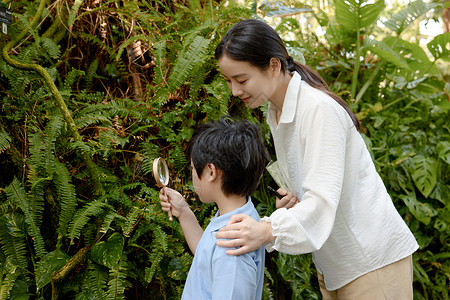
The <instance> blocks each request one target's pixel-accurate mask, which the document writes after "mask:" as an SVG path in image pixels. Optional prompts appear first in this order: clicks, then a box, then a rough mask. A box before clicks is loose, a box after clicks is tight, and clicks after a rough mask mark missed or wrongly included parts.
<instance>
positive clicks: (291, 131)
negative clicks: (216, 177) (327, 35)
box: [215, 20, 418, 300]
mask: <svg viewBox="0 0 450 300" xmlns="http://www.w3.org/2000/svg"><path fill="white" fill-rule="evenodd" d="M215 55H216V59H217V60H218V64H219V67H220V70H221V72H222V74H223V76H224V77H225V79H226V81H227V83H228V86H229V88H230V89H231V91H232V93H233V95H234V96H236V97H239V98H240V99H241V100H242V101H243V102H244V103H245V104H246V105H247V106H248V107H250V108H256V107H259V106H260V105H263V104H264V103H265V102H267V101H269V109H268V113H267V123H268V124H269V126H270V129H271V133H272V136H273V139H274V144H275V151H276V156H277V161H278V164H279V167H280V169H281V171H282V172H283V173H284V175H285V176H284V177H285V178H289V182H286V186H287V187H288V190H289V192H288V191H285V190H282V189H280V190H279V192H280V193H281V194H282V195H285V196H284V197H283V198H282V199H277V210H276V211H275V212H274V213H273V214H272V215H271V216H270V217H264V218H263V219H262V220H261V222H256V221H255V220H254V219H252V218H249V217H247V216H244V215H234V216H233V217H232V218H231V219H230V221H229V222H228V224H227V226H226V227H224V228H222V229H221V230H220V231H219V232H218V233H217V234H216V237H217V238H218V239H230V240H228V241H223V240H222V241H219V242H218V243H217V244H218V245H219V246H221V247H238V249H234V250H230V249H229V250H227V253H228V254H230V255H240V254H243V253H246V252H248V251H252V250H255V249H257V248H258V247H260V246H261V245H265V247H266V249H267V250H268V251H269V252H270V251H273V250H277V251H280V252H284V253H287V254H303V253H309V252H312V256H313V261H314V264H315V266H316V268H317V271H318V273H319V285H320V289H321V292H322V295H323V299H396V300H397V299H412V257H411V255H412V253H413V252H414V251H415V250H416V249H417V248H418V245H417V242H416V240H415V238H414V236H413V234H412V233H411V231H410V230H409V228H408V227H407V225H406V223H405V222H404V221H403V219H402V218H401V216H400V215H399V214H398V212H397V211H396V209H395V207H394V205H393V203H392V200H391V198H390V196H389V195H388V193H387V191H386V188H385V186H384V184H383V182H382V181H381V178H380V176H379V175H378V174H377V172H376V169H375V166H374V164H373V162H372V160H371V157H370V154H369V152H368V150H367V148H366V145H365V143H364V141H363V139H362V137H361V136H360V133H359V127H360V124H359V122H358V120H357V118H356V117H355V115H354V114H353V113H352V111H351V110H350V109H349V108H348V107H347V105H346V103H345V101H343V100H342V99H340V98H339V97H337V96H336V95H335V94H333V93H332V92H330V90H329V88H328V86H327V85H326V83H325V82H324V80H323V79H322V78H321V77H320V76H319V75H318V74H317V73H316V72H314V71H312V70H311V69H309V68H308V67H306V66H304V65H301V64H300V63H298V62H295V61H294V60H293V59H292V57H290V56H289V54H288V53H287V51H286V48H285V46H284V44H283V42H282V40H281V39H280V37H279V36H278V34H277V33H276V31H275V30H273V29H272V28H271V27H270V26H268V25H267V24H266V23H264V22H262V21H258V20H244V21H241V22H239V23H237V24H235V25H234V26H233V27H232V28H231V29H230V31H229V32H228V33H227V34H226V35H225V36H224V37H223V39H222V41H221V42H220V44H219V45H218V46H217V48H216V52H215Z"/></svg>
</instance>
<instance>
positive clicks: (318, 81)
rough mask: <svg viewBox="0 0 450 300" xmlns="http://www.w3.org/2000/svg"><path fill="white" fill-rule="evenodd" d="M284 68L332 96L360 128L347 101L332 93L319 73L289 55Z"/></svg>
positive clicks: (358, 127) (358, 128)
mask: <svg viewBox="0 0 450 300" xmlns="http://www.w3.org/2000/svg"><path fill="white" fill-rule="evenodd" d="M286 69H287V70H288V71H291V72H292V71H296V72H297V73H299V74H300V76H301V77H302V80H304V81H306V82H307V83H308V84H309V85H310V86H312V87H313V88H316V89H318V90H321V91H322V92H324V93H326V94H327V95H328V96H330V97H331V98H333V99H334V100H335V101H336V102H337V103H339V104H340V105H341V106H342V107H343V108H344V109H345V111H346V112H347V113H348V115H349V116H350V118H351V119H352V122H353V124H354V125H355V127H356V129H357V130H358V131H360V130H361V123H360V122H359V120H358V118H357V117H356V115H355V114H354V113H353V112H352V110H351V109H350V107H349V106H348V103H347V102H345V101H344V100H342V99H341V98H339V97H338V96H337V95H336V94H335V93H333V92H332V91H331V90H330V88H329V87H328V84H327V83H326V82H325V80H323V78H322V77H321V76H320V75H319V73H317V72H316V71H314V70H312V69H311V68H309V67H307V66H305V65H303V64H301V63H299V62H297V61H294V60H293V59H292V57H291V56H289V58H288V59H287V61H286Z"/></svg>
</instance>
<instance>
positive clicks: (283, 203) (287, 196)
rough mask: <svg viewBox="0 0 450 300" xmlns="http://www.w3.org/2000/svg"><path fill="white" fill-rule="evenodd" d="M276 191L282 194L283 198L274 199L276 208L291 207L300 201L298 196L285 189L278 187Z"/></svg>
mask: <svg viewBox="0 0 450 300" xmlns="http://www.w3.org/2000/svg"><path fill="white" fill-rule="evenodd" d="M277 192H278V193H279V194H280V195H283V198H281V199H278V197H277V200H276V207H277V209H278V208H286V209H287V208H291V207H294V206H295V205H296V204H297V203H299V202H300V201H299V200H298V198H297V197H296V196H295V195H294V194H293V193H291V192H288V191H286V190H285V189H282V188H279V189H278V190H277Z"/></svg>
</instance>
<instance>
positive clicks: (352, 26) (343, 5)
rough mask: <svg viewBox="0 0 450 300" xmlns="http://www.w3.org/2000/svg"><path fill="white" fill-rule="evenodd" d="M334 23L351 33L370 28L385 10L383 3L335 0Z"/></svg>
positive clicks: (379, 0) (380, 1)
mask: <svg viewBox="0 0 450 300" xmlns="http://www.w3.org/2000/svg"><path fill="white" fill-rule="evenodd" d="M335 5H336V21H337V22H338V23H339V24H340V25H342V26H343V27H344V28H345V29H347V30H348V31H351V32H356V31H359V30H360V29H361V28H365V27H368V26H370V25H371V24H372V23H374V22H375V21H376V20H377V19H378V15H379V14H380V12H381V11H382V10H383V9H384V8H385V5H384V1H383V0H378V1H375V3H373V4H369V1H364V0H335Z"/></svg>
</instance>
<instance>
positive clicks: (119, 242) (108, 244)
mask: <svg viewBox="0 0 450 300" xmlns="http://www.w3.org/2000/svg"><path fill="white" fill-rule="evenodd" d="M124 244H125V241H124V239H123V236H122V235H121V234H119V233H117V232H115V233H113V234H112V235H111V236H110V237H109V238H108V240H107V241H101V242H98V243H96V244H95V245H94V246H92V249H91V251H90V255H91V258H92V260H93V261H95V262H96V263H98V264H100V265H103V266H105V267H108V268H110V269H114V268H117V263H118V262H119V259H120V257H121V255H122V252H123V246H124Z"/></svg>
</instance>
